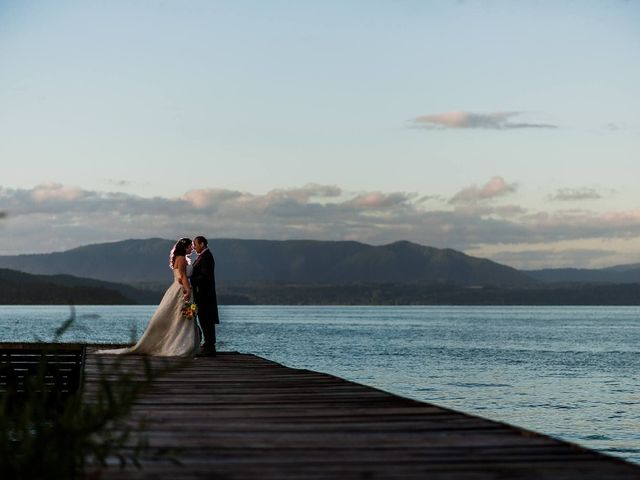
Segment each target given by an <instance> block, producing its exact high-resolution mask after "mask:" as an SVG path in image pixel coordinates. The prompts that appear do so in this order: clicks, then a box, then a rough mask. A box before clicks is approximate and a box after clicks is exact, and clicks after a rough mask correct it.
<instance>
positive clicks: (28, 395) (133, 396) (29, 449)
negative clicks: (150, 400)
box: [0, 311, 180, 479]
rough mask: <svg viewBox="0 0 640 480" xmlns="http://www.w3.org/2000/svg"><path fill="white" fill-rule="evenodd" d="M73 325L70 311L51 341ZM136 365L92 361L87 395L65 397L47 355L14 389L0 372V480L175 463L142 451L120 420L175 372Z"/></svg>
mask: <svg viewBox="0 0 640 480" xmlns="http://www.w3.org/2000/svg"><path fill="white" fill-rule="evenodd" d="M74 318H75V315H74V313H73V311H72V315H71V318H70V319H69V320H67V321H66V322H65V324H64V325H63V326H62V327H61V328H60V329H58V331H57V332H56V340H58V339H59V337H60V336H61V335H62V334H63V333H64V331H65V330H67V329H68V328H69V327H70V326H71V324H72V323H73V321H74ZM139 360H140V361H139V362H136V365H137V367H136V371H135V372H131V371H130V365H131V363H129V367H128V368H127V367H126V366H125V365H124V362H125V360H124V358H123V357H120V356H114V357H113V358H111V359H110V360H109V362H103V361H102V360H101V359H100V358H98V360H97V362H98V363H97V378H96V379H95V381H93V382H92V383H91V389H90V390H86V389H82V388H80V389H78V390H77V391H75V392H66V393H65V392H62V391H61V389H60V388H59V382H56V371H57V370H56V369H57V365H58V362H56V357H55V355H54V356H53V357H51V358H49V359H47V356H45V355H44V354H43V355H42V356H41V360H40V363H39V365H38V368H37V371H36V372H33V373H32V374H30V375H27V376H26V377H25V379H24V381H22V382H20V383H19V384H18V383H12V382H11V381H10V380H11V375H12V373H11V367H10V365H7V364H2V365H0V368H2V369H4V372H3V375H2V377H3V378H5V379H8V380H7V381H6V383H5V385H4V387H2V386H0V388H3V391H2V393H0V409H1V410H0V478H2V479H5V478H7V479H50V478H51V479H73V478H78V477H80V476H82V475H84V474H86V473H87V472H88V471H91V472H93V474H92V476H94V477H97V478H99V476H100V469H101V468H102V467H106V466H107V465H109V464H112V463H114V462H115V463H117V464H119V465H120V466H121V467H125V466H127V465H134V466H136V467H138V468H141V462H142V461H143V460H145V459H166V460H172V461H177V460H176V459H175V458H172V456H171V455H175V452H170V451H168V450H159V449H152V448H150V447H149V445H148V443H147V441H146V440H145V438H144V429H145V424H144V422H142V421H139V422H137V423H134V424H132V423H131V422H128V421H126V416H127V414H128V413H129V412H130V410H131V407H132V406H133V405H134V404H135V402H136V400H137V399H138V398H139V397H140V396H141V395H142V394H144V392H145V391H147V390H148V389H149V387H150V386H151V384H152V382H153V381H154V379H156V378H158V376H160V375H163V374H165V373H167V372H168V371H170V370H175V369H176V368H179V366H180V364H175V363H173V364H168V363H163V364H162V365H161V366H159V367H155V368H154V367H153V365H152V363H151V361H150V359H148V358H146V357H142V358H140V359H139ZM52 379H53V381H52Z"/></svg>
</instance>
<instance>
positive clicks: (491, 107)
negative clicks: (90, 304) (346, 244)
mask: <svg viewBox="0 0 640 480" xmlns="http://www.w3.org/2000/svg"><path fill="white" fill-rule="evenodd" d="M639 25H640V4H638V3H637V2H629V1H616V0H611V1H583V2H573V1H571V2H552V1H522V2H507V1H503V2H498V1H488V0H487V1H461V2H453V1H441V2H438V1H434V2H424V1H375V2H371V1H366V2H365V1H355V0H354V1H340V2H338V1H323V2H294V1H233V2H232V1H220V2H216V1H189V2H182V1H136V2H127V1H92V2H86V1H78V2H74V1H57V2H53V1H46V0H43V1H39V2H18V1H6V0H2V1H0V139H1V142H0V162H1V165H2V167H3V168H2V172H3V173H2V177H0V211H6V212H7V213H8V217H7V218H6V219H4V220H3V223H2V226H1V227H0V238H1V239H2V242H1V244H0V245H1V247H0V254H3V253H4V254H12V253H21V252H33V251H43V252H44V251H52V250H61V249H66V248H71V247H74V246H77V245H81V244H85V243H95V242H101V241H111V240H119V239H122V238H132V237H133V238H145V237H149V236H162V237H166V238H172V237H180V236H182V235H185V234H193V233H192V232H206V234H208V235H209V236H211V237H243V238H274V239H284V238H317V239H331V240H340V239H354V240H360V241H364V242H368V243H375V244H379V243H387V242H391V241H395V240H401V239H408V240H411V241H415V242H417V243H421V244H425V245H433V246H436V247H452V248H456V249H459V250H463V251H465V252H467V253H470V254H473V255H479V256H487V257H489V258H492V259H495V260H497V261H502V262H504V263H508V264H510V265H514V266H519V267H542V266H606V265H612V264H616V263H627V262H638V261H640V243H639V242H638V240H639V239H640V193H638V189H637V188H636V182H637V178H638V173H640V167H638V160H639V159H638V152H639V151H640V149H639V147H640V118H639V113H638V112H639V111H640V95H638V94H637V91H638V87H637V85H640V62H638V60H637V59H638V58H640V26H639ZM12 238H23V239H25V240H26V241H24V242H21V243H20V244H16V243H15V242H12V240H11V239H12Z"/></svg>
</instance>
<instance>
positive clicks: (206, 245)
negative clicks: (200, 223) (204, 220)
mask: <svg viewBox="0 0 640 480" xmlns="http://www.w3.org/2000/svg"><path fill="white" fill-rule="evenodd" d="M196 240H197V241H198V243H203V244H204V246H205V247H208V246H209V243H208V242H207V239H206V238H204V237H203V236H202V235H198V236H197V237H196V238H194V239H193V241H194V242H195V241H196Z"/></svg>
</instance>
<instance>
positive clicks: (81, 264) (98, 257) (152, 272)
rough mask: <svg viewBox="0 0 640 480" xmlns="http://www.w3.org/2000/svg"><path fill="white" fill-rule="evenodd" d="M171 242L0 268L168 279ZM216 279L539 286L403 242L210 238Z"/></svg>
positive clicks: (493, 266)
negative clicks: (382, 243) (380, 243)
mask: <svg viewBox="0 0 640 480" xmlns="http://www.w3.org/2000/svg"><path fill="white" fill-rule="evenodd" d="M172 245H173V241H172V240H165V239H159V238H152V239H146V240H125V241H121V242H113V243H103V244H95V245H87V246H83V247H79V248H75V249H73V250H68V251H65V252H56V253H49V254H38V255H18V256H3V257H0V267H5V268H12V269H16V270H21V271H24V272H28V273H35V274H46V275H53V274H69V275H75V276H78V277H86V278H94V279H100V280H106V281H111V282H118V283H138V282H152V283H158V284H167V283H168V282H170V281H171V271H170V270H169V268H168V253H169V250H170V248H171V246H172ZM210 246H211V250H212V251H213V253H214V255H215V258H216V278H217V280H218V282H219V283H221V284H224V285H230V284H244V283H295V284H352V283H363V282H364V283H422V284H431V283H454V284H456V285H463V286H469V285H495V286H509V287H514V286H527V285H532V284H535V283H537V282H538V281H537V280H535V279H533V278H531V277H530V276H528V275H526V274H524V273H522V272H519V271H518V270H516V269H514V268H511V267H508V266H505V265H500V264H498V263H495V262H492V261H490V260H487V259H483V258H477V257H471V256H469V255H465V254H464V253H462V252H458V251H456V250H452V249H438V248H433V247H427V246H422V245H417V244H414V243H410V242H405V241H402V242H395V243H391V244H388V245H381V246H373V245H367V244H364V243H359V242H350V241H339V242H328V241H312V240H286V241H272V240H238V239H214V240H212V241H211V242H210Z"/></svg>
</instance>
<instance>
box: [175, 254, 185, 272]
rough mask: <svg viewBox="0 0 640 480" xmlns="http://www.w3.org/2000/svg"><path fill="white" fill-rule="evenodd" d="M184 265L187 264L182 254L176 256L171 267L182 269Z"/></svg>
mask: <svg viewBox="0 0 640 480" xmlns="http://www.w3.org/2000/svg"><path fill="white" fill-rule="evenodd" d="M186 265H187V259H186V258H185V257H183V256H182V255H180V256H178V257H176V259H175V260H174V261H173V268H180V269H183V268H185V266H186Z"/></svg>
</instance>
